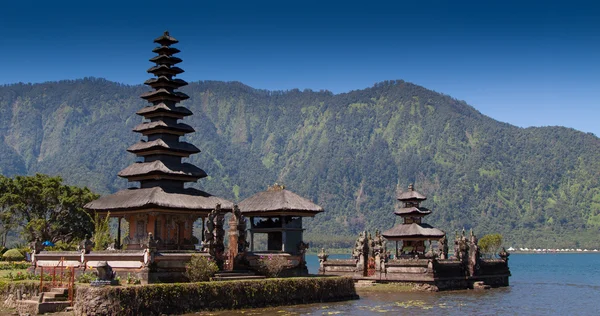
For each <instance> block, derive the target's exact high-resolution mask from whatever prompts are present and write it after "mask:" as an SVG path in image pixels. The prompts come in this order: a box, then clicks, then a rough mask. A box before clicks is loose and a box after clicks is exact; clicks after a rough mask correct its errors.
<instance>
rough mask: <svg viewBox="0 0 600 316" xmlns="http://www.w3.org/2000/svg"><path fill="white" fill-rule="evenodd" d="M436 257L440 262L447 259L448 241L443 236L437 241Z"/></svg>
mask: <svg viewBox="0 0 600 316" xmlns="http://www.w3.org/2000/svg"><path fill="white" fill-rule="evenodd" d="M438 257H439V258H440V259H442V260H445V259H448V240H447V239H446V235H445V234H444V236H443V237H442V238H441V239H440V241H439V245H438Z"/></svg>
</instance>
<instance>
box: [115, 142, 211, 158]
mask: <svg viewBox="0 0 600 316" xmlns="http://www.w3.org/2000/svg"><path fill="white" fill-rule="evenodd" d="M157 150H162V151H167V152H181V153H183V154H185V156H188V155H190V154H196V153H199V152H200V149H198V147H196V146H194V145H192V144H190V143H187V142H178V141H164V140H162V139H160V138H159V139H157V140H152V141H143V140H142V141H140V142H138V143H136V144H134V145H131V146H129V148H127V151H128V152H131V153H140V154H143V153H144V152H149V151H157Z"/></svg>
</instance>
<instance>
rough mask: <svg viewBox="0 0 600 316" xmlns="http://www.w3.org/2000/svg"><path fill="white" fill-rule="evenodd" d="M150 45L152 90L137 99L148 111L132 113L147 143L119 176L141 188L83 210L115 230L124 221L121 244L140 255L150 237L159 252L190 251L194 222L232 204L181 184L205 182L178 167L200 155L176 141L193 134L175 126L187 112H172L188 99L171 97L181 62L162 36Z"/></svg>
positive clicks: (196, 171) (199, 173) (135, 148)
mask: <svg viewBox="0 0 600 316" xmlns="http://www.w3.org/2000/svg"><path fill="white" fill-rule="evenodd" d="M154 42H155V43H157V44H158V45H160V46H158V47H156V48H155V49H154V50H153V52H155V53H156V54H157V56H155V57H154V58H151V59H150V61H151V62H153V63H155V66H153V67H151V68H150V69H148V72H149V73H151V74H153V75H154V76H155V78H151V79H149V80H147V81H146V82H144V84H146V85H148V86H150V87H152V88H153V89H154V90H153V91H150V92H148V93H145V94H143V95H142V96H141V98H142V99H145V100H147V101H148V102H149V103H151V105H149V106H146V107H144V108H143V109H141V110H139V111H138V112H137V114H138V115H141V116H143V117H144V119H145V120H144V122H143V123H142V124H139V125H138V126H136V127H135V128H134V129H133V131H134V132H137V133H140V134H142V135H143V136H146V137H147V140H141V141H140V142H138V143H136V144H134V145H132V146H130V147H129V148H128V149H127V151H129V152H131V153H134V154H135V155H136V156H138V157H142V158H143V161H142V162H138V163H134V164H132V165H130V166H129V167H127V168H125V169H123V170H122V171H121V172H119V174H118V175H119V176H120V177H123V178H126V179H127V180H128V181H130V182H132V181H139V182H140V186H139V188H133V189H128V190H122V191H119V192H117V193H115V194H112V195H108V196H104V197H101V198H100V199H98V200H96V201H93V202H90V203H88V204H87V205H86V206H85V207H86V208H87V209H89V210H92V211H95V212H98V213H100V214H108V212H110V216H111V217H117V218H119V227H120V226H121V219H122V218H125V219H126V220H127V222H128V223H129V235H128V236H126V237H125V238H124V240H123V244H124V245H126V246H127V249H139V248H140V247H141V246H140V245H141V244H143V243H144V240H146V239H147V238H148V236H149V233H152V234H153V238H155V240H156V241H157V243H158V244H157V245H158V247H157V248H158V249H194V244H196V243H197V240H195V238H194V237H193V235H192V227H193V223H194V221H196V220H197V219H199V218H203V219H204V218H205V217H206V216H207V215H208V213H209V212H210V211H211V210H213V209H215V207H216V205H217V204H220V205H221V209H222V210H225V211H228V210H231V209H232V207H233V204H232V203H231V202H229V201H227V200H224V199H221V198H218V197H215V196H212V195H210V194H208V193H206V192H203V191H200V190H197V189H193V188H185V186H184V184H185V183H186V182H195V181H197V180H198V179H201V178H204V177H206V172H204V170H202V169H200V168H198V167H196V166H194V165H192V164H190V163H184V162H182V158H187V157H189V156H190V155H191V154H195V153H199V152H200V150H199V149H198V148H197V147H196V146H194V145H192V144H190V143H187V142H183V141H181V140H180V139H179V138H180V137H181V136H184V135H186V134H189V133H193V132H194V129H193V128H192V127H191V126H189V125H187V124H184V123H179V122H178V120H180V119H183V118H184V117H186V116H189V115H192V112H191V111H190V110H188V109H187V108H185V107H181V106H177V103H179V102H181V101H183V100H186V99H188V98H189V97H188V96H187V95H186V94H185V93H182V92H178V91H175V90H176V89H178V88H180V87H183V86H185V85H187V82H185V81H184V80H181V79H175V78H174V77H175V76H176V75H179V74H181V73H183V70H182V69H181V68H179V67H176V66H175V65H176V64H178V63H180V62H181V61H182V60H181V59H180V58H178V57H175V56H174V55H175V54H177V53H179V50H178V49H177V48H174V47H171V45H173V44H176V43H178V41H177V40H176V39H175V38H173V37H171V36H170V35H169V33H168V32H165V33H164V34H163V35H162V36H161V37H158V38H157V39H155V40H154ZM119 232H120V229H119ZM118 240H120V236H119V237H118Z"/></svg>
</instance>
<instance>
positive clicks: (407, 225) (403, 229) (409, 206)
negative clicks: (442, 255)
mask: <svg viewBox="0 0 600 316" xmlns="http://www.w3.org/2000/svg"><path fill="white" fill-rule="evenodd" d="M397 199H398V201H400V203H401V207H400V208H399V209H398V210H397V211H395V212H394V214H396V215H398V216H400V217H401V218H402V222H401V223H400V224H397V225H396V226H394V227H392V228H390V229H388V230H386V231H384V232H383V233H382V235H383V237H385V238H386V239H387V240H390V241H396V258H399V257H401V256H402V255H411V256H415V255H418V256H422V255H425V250H426V248H425V241H438V240H440V239H441V238H443V237H445V236H446V233H445V232H443V231H441V230H439V229H437V228H435V227H432V226H431V225H429V224H425V223H423V217H425V216H427V215H429V214H431V210H429V209H427V208H425V207H421V205H420V204H421V202H423V201H425V200H427V197H426V196H425V195H423V194H421V193H419V192H417V191H416V190H415V189H414V187H413V185H412V184H410V185H409V186H408V191H406V192H403V193H401V194H400V195H399V196H398V198H397ZM399 242H400V245H401V246H400V248H398V244H399Z"/></svg>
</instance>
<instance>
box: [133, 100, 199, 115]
mask: <svg viewBox="0 0 600 316" xmlns="http://www.w3.org/2000/svg"><path fill="white" fill-rule="evenodd" d="M135 113H136V114H138V115H142V116H144V117H152V116H155V115H156V116H158V115H159V114H161V115H163V116H171V117H176V118H183V117H185V116H189V115H192V111H190V110H188V109H187V108H185V107H183V106H173V107H169V106H168V105H166V104H165V103H159V104H156V105H152V106H146V107H144V108H142V109H141V110H139V111H137V112H135Z"/></svg>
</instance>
